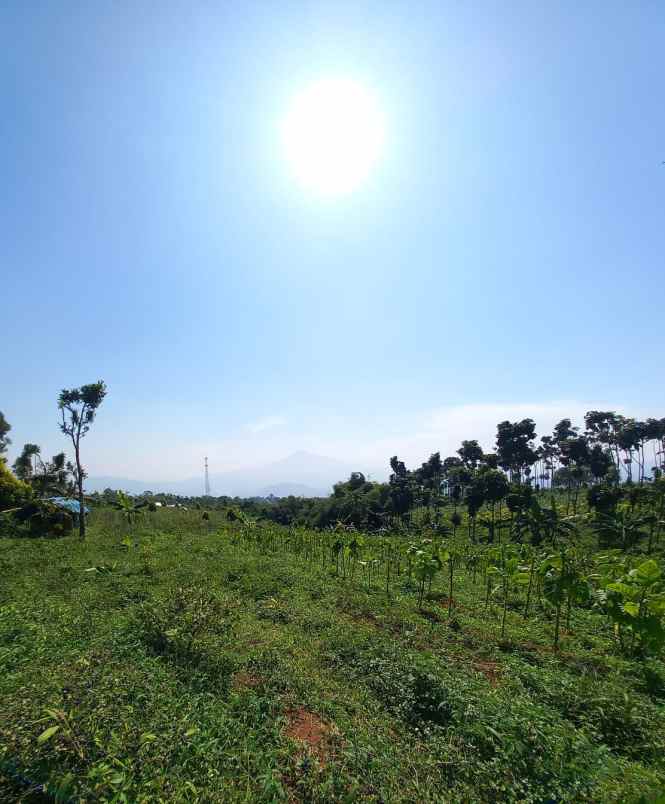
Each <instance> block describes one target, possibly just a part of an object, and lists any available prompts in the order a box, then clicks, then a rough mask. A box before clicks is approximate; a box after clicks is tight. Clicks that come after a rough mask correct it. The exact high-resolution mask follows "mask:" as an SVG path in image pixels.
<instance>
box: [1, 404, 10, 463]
mask: <svg viewBox="0 0 665 804" xmlns="http://www.w3.org/2000/svg"><path fill="white" fill-rule="evenodd" d="M11 429H12V426H11V424H10V423H9V422H8V421H7V419H5V414H4V413H3V412H2V411H1V410H0V456H1V455H2V454H3V452H7V447H8V446H9V445H10V444H11V443H12V442H11V439H10V438H9V436H8V435H7V433H8V432H9V431H10V430H11ZM0 460H2V458H1V457H0Z"/></svg>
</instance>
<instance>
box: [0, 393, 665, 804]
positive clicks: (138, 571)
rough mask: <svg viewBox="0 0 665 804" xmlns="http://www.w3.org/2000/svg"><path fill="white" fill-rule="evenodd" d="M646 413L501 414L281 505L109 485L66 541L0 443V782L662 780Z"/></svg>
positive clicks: (418, 793) (36, 488)
mask: <svg viewBox="0 0 665 804" xmlns="http://www.w3.org/2000/svg"><path fill="white" fill-rule="evenodd" d="M68 393H71V392H68ZM102 398H103V397H102ZM0 421H2V422H4V417H3V418H2V419H0ZM659 421H660V420H650V423H649V422H648V423H645V424H644V427H645V428H647V429H646V430H644V429H642V425H640V423H637V422H632V420H627V419H621V418H620V417H616V416H614V414H608V413H598V412H592V413H590V414H588V415H587V417H586V422H585V424H586V429H585V432H584V433H583V434H582V435H580V434H579V433H578V431H577V430H576V429H575V428H574V427H573V426H572V424H571V423H570V422H569V421H567V420H564V421H563V422H561V423H560V424H559V425H557V428H555V433H554V434H553V435H552V436H551V437H550V436H546V437H545V438H543V439H541V445H540V446H539V447H536V446H535V438H536V436H535V425H534V423H533V422H531V420H528V419H527V420H524V421H522V422H517V423H510V422H503V423H501V424H499V426H498V429H497V448H496V452H495V453H492V454H491V455H487V454H485V453H484V452H483V450H482V449H481V448H480V446H479V445H478V443H477V442H474V441H465V442H463V444H462V446H461V448H460V450H459V453H458V455H457V456H452V457H451V458H448V459H445V460H443V461H442V460H441V459H440V457H439V456H438V455H437V454H435V455H433V456H432V457H431V458H430V460H429V461H428V462H426V463H425V464H423V465H422V467H420V468H419V469H416V470H414V471H409V470H408V469H407V468H406V467H405V465H404V463H403V462H402V461H400V460H399V459H398V458H397V457H394V458H393V459H392V460H391V468H392V474H391V477H390V481H389V482H388V483H386V484H376V483H370V482H368V481H367V480H366V479H365V478H364V477H363V476H362V475H360V474H359V473H358V474H354V475H352V476H351V477H350V478H349V480H348V481H345V482H344V483H340V484H338V485H337V486H336V487H335V490H334V493H333V495H332V496H331V498H330V499H329V500H319V501H314V502H313V503H310V502H306V501H297V504H291V509H290V511H291V514H290V515H289V517H288V518H286V521H285V522H280V521H279V519H280V518H282V514H281V513H280V514H279V516H276V511H279V510H281V511H284V510H285V509H284V508H280V502H281V501H275V500H267V501H257V500H253V501H237V500H228V499H221V500H220V499H212V498H201V499H198V500H191V499H190V500H186V501H184V500H175V499H174V498H170V497H168V496H165V495H152V494H146V495H143V496H142V497H138V498H130V497H128V496H127V495H124V494H122V493H116V492H112V491H110V490H109V492H107V493H105V494H103V495H91V496H87V497H86V503H88V504H89V506H90V507H91V509H92V512H91V514H90V518H89V523H88V528H87V531H83V534H81V533H80V532H79V536H81V535H83V536H84V538H78V537H77V536H75V535H74V532H73V531H72V530H71V527H70V528H66V527H60V528H58V527H56V524H53V523H50V522H49V521H48V516H47V515H45V514H44V506H45V503H44V502H43V497H44V496H45V492H44V480H43V479H41V480H39V481H38V482H35V477H38V476H41V475H44V474H50V475H53V476H54V477H55V479H56V481H57V480H58V475H57V473H58V471H63V467H64V469H65V470H66V468H67V464H66V459H65V458H63V459H62V460H60V459H59V460H58V461H56V459H55V458H54V459H53V461H52V462H50V463H51V464H52V465H53V466H52V467H50V468H53V469H54V471H53V472H51V471H49V472H48V473H47V472H45V471H42V467H41V465H40V464H38V463H37V462H36V461H35V454H38V453H34V452H33V453H32V459H31V460H30V461H29V464H30V466H31V467H33V468H32V471H24V472H22V477H21V478H18V477H17V476H16V475H15V474H13V473H11V472H10V471H9V470H8V468H7V467H6V465H4V466H3V465H2V461H0V471H1V472H2V475H0V493H1V494H3V495H4V497H3V500H2V503H3V504H2V505H0V508H4V509H7V510H8V511H9V513H6V514H4V515H1V516H0V520H2V523H3V524H2V525H1V526H0V527H1V530H0V533H2V534H3V536H4V538H3V539H2V541H1V542H0V544H1V547H2V549H1V551H0V577H1V578H2V583H1V584H0V669H1V670H2V673H1V674H0V700H2V701H3V706H2V707H1V708H0V800H6V801H38V800H61V801H87V800H108V801H159V800H163V801H173V800H175V801H280V800H284V801H288V800H291V801H312V802H314V801H321V802H323V801H376V802H380V801H385V802H388V801H390V802H392V801H405V802H406V801H408V802H421V801H437V802H440V801H451V802H467V801H490V802H491V801H495V802H499V801H515V802H517V801H528V802H554V801H557V802H558V801H560V802H568V801H590V802H591V801H593V802H601V801H602V802H655V801H658V800H659V798H660V797H661V796H662V794H663V791H665V665H664V662H663V652H664V650H665V572H664V569H665V560H664V557H665V545H664V544H663V531H664V529H665V516H664V506H665V479H664V478H663V477H662V475H661V470H662V458H663V437H664V436H663V431H662V428H661V429H660V430H659V429H658V427H660V424H658V422H659ZM7 427H8V425H7ZM624 430H627V431H628V432H630V433H632V434H633V435H630V436H628V435H624V434H623V431H624ZM8 432H9V430H8V429H5V430H4V434H3V438H4V441H5V443H6V441H7V434H8ZM636 432H637V433H641V434H642V435H641V436H640V437H639V438H638V437H637V436H636V435H635V433H636ZM631 439H632V440H631ZM635 439H637V441H635ZM601 455H602V456H603V457H602V458H601V457H600V456H601ZM638 456H639V457H638ZM647 456H650V457H652V459H653V461H652V462H653V466H651V467H649V466H648V463H650V462H651V461H647ZM56 457H58V456H56ZM20 466H21V464H19V466H18V468H17V467H16V465H15V468H17V474H18V473H19V472H20ZM35 467H36V468H37V471H36V470H35ZM58 467H60V468H59V469H58ZM75 471H77V472H78V473H79V474H78V477H81V476H84V470H83V467H82V465H81V463H80V461H77V466H76V469H75ZM60 480H61V484H60V486H59V488H60V490H61V491H62V490H64V491H66V488H64V485H65V484H66V483H67V482H68V478H67V477H66V476H65V477H62V476H60ZM69 482H71V481H69ZM80 488H81V486H80V484H79V483H78V482H75V483H74V484H73V487H70V492H71V493H72V494H75V495H78V494H79V491H80ZM31 506H32V507H33V508H35V507H36V509H37V511H38V512H39V515H37V514H36V513H35V511H34V510H33V513H28V514H26V510H27V511H30V510H32V508H31ZM169 506H174V507H169ZM317 506H318V507H317ZM323 511H325V512H326V513H325V517H324V518H323V520H321V519H320V517H321V512H323ZM332 511H334V512H335V514H336V516H335V518H334V521H327V517H329V516H331V517H332V516H333V514H332V513H331V512H332ZM35 517H37V519H35ZM40 517H41V518H40ZM312 517H314V519H316V520H317V522H318V527H315V526H313V524H312V521H311V518H312ZM275 520H277V521H275ZM35 522H37V523H38V524H37V525H35ZM56 536H57V537H59V538H54V537H56Z"/></svg>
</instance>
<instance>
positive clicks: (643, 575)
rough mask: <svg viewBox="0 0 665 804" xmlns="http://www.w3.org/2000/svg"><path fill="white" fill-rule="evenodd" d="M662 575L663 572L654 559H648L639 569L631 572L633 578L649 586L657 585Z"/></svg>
mask: <svg viewBox="0 0 665 804" xmlns="http://www.w3.org/2000/svg"><path fill="white" fill-rule="evenodd" d="M662 574H663V571H662V570H661V568H660V567H659V566H658V563H657V562H656V561H654V560H653V559H652V558H650V559H648V560H647V561H643V562H642V563H641V564H640V565H639V567H636V568H635V569H634V570H631V572H630V575H631V576H632V577H637V578H639V580H640V581H641V582H642V583H645V584H647V585H650V584H652V583H655V582H656V581H657V580H658V579H659V578H660V577H661V575H662Z"/></svg>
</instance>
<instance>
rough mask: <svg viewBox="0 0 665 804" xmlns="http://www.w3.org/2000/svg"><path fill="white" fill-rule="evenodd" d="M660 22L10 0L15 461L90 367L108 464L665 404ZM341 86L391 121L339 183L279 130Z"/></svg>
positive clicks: (348, 5)
mask: <svg viewBox="0 0 665 804" xmlns="http://www.w3.org/2000/svg"><path fill="white" fill-rule="evenodd" d="M664 44H665V5H664V4H663V3H662V2H661V0H654V1H653V2H641V3H640V2H635V3H628V2H606V0H603V2H587V3H583V4H580V3H573V2H570V3H567V2H557V3H532V2H523V3H519V2H515V3H511V4H508V3H495V2H491V3H490V2H488V3H481V2H476V3H474V2H472V3H459V2H456V3H453V2H448V3H447V2H440V1H437V2H431V3H428V2H422V3H412V2H408V3H407V2H401V3H386V2H376V3H369V2H362V0H353V2H340V0H335V2H316V3H303V2H298V3H292V4H291V3H288V2H280V3H272V2H263V3H253V2H247V3H219V2H196V0H188V1H187V2H184V1H183V2H177V3H175V2H160V3H134V2H113V3H111V2H93V3H84V2H80V3H73V2H72V3H66V2H61V3H58V2H44V3H40V2H32V3H30V2H19V0H15V1H14V2H11V0H10V2H7V3H4V4H3V5H2V10H0V98H1V100H2V106H1V114H0V146H1V148H0V271H1V280H0V302H1V311H2V312H1V315H2V323H3V336H2V347H0V348H1V356H0V358H1V359H0V363H1V368H2V371H1V373H0V410H3V411H4V413H5V415H6V417H7V419H8V420H9V421H10V422H11V423H12V424H13V431H12V433H11V435H12V437H13V440H14V446H13V448H12V453H11V454H10V458H12V459H13V457H14V455H15V452H16V449H15V448H16V447H20V446H21V445H22V443H23V442H25V441H34V442H37V443H40V444H42V446H43V448H44V451H46V452H54V451H57V450H58V449H61V448H63V447H65V446H66V445H65V442H64V439H63V438H62V436H60V434H59V433H58V430H57V410H56V398H57V394H58V391H59V389H60V388H62V387H63V386H73V385H79V384H81V383H85V382H93V381H95V380H97V379H99V378H103V379H104V380H105V381H106V382H107V384H108V386H109V396H108V399H107V401H106V402H105V403H104V406H103V408H102V410H101V411H100V414H99V418H98V422H97V423H96V424H95V429H94V432H91V434H90V435H89V436H88V444H87V452H88V465H89V467H90V469H91V471H92V472H95V473H96V474H123V475H126V476H129V477H138V478H141V477H146V478H150V479H160V478H164V479H166V478H179V477H187V476H190V475H192V474H193V473H195V472H197V471H199V467H200V465H201V462H202V456H203V455H204V454H208V455H210V460H211V467H213V468H214V469H215V470H223V469H225V468H230V467H233V466H237V465H241V464H255V463H260V462H263V461H264V460H265V461H267V460H271V459H274V458H279V457H282V456H284V455H286V454H288V453H289V452H291V451H293V450H296V449H309V450H311V451H314V452H322V453H324V454H328V455H331V456H332V457H346V458H350V459H353V460H356V461H357V462H358V464H359V468H364V467H367V468H370V467H371V468H374V467H376V466H377V465H380V464H381V463H385V462H386V461H387V458H388V457H389V456H390V455H391V454H393V453H394V452H401V453H403V454H404V455H405V456H406V457H407V459H409V460H415V459H418V460H422V459H424V458H426V457H427V456H428V454H429V453H430V452H432V451H434V450H436V449H441V450H442V451H443V452H444V453H446V454H447V453H448V452H449V449H452V448H454V445H455V444H457V443H458V442H459V440H460V439H461V438H463V437H469V438H472V437H474V436H476V435H480V436H481V437H485V433H487V438H490V437H491V431H492V429H493V425H494V424H495V422H496V421H498V420H499V418H506V417H510V416H512V415H514V416H523V415H529V413H531V412H532V413H533V416H534V418H536V420H537V422H538V424H539V425H541V426H540V428H539V433H542V432H543V431H544V429H543V428H544V426H545V425H547V426H548V427H549V426H551V424H552V423H553V420H554V419H555V418H556V417H557V416H558V415H559V413H561V414H562V415H563V414H564V413H565V412H567V411H570V415H572V416H581V414H582V413H583V412H584V410H585V409H586V408H587V407H591V406H594V405H600V404H606V405H610V406H613V407H615V408H621V409H624V410H625V411H626V412H628V413H634V414H635V415H658V416H663V415H665V378H664V375H663V358H664V356H665V330H664V327H663V323H664V316H663V313H664V309H665V308H664V306H663V303H664V298H665V165H663V164H662V162H663V160H665V94H664V92H665V46H664ZM327 78H332V79H337V78H345V79H350V80H352V81H356V82H359V83H360V84H361V85H362V86H363V87H365V88H367V89H368V91H369V92H371V94H372V97H373V98H375V99H376V101H377V103H378V104H379V105H380V107H381V109H382V113H383V116H384V120H385V142H384V147H383V151H382V155H381V158H380V159H379V160H378V161H377V163H376V164H375V165H374V166H373V169H372V170H371V172H370V173H369V175H368V176H367V179H366V181H365V182H364V183H363V184H362V185H361V186H360V187H358V188H357V189H356V190H355V191H354V192H352V193H349V194H346V195H343V196H334V197H324V196H319V195H317V194H316V193H312V192H310V191H308V190H306V189H304V188H303V187H302V186H301V185H300V184H298V182H297V181H296V180H295V178H294V175H293V171H292V169H291V166H290V165H289V163H288V161H287V160H286V159H285V158H284V153H283V150H282V149H281V146H280V137H279V126H280V121H282V120H283V118H284V115H285V113H286V109H287V108H288V107H289V103H290V102H291V99H292V98H293V96H294V95H295V94H297V93H298V92H300V91H301V90H302V88H303V87H304V86H306V85H308V84H309V83H310V82H312V81H317V80H320V79H327ZM578 423H579V420H578Z"/></svg>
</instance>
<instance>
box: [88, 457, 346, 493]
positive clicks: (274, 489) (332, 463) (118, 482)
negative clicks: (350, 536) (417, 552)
mask: <svg viewBox="0 0 665 804" xmlns="http://www.w3.org/2000/svg"><path fill="white" fill-rule="evenodd" d="M352 471H358V467H355V466H351V465H350V464H346V463H345V462H343V461H338V460H335V459H333V458H328V457H327V456H325V455H315V454H313V453H311V452H306V451H304V450H300V451H298V452H294V453H293V454H292V455H289V456H288V457H286V458H283V459H282V460H279V461H275V462H274V463H269V464H266V465H264V466H257V467H249V468H243V469H237V470H234V471H230V472H221V473H216V474H211V475H210V490H211V492H212V495H213V496H215V497H219V496H221V495H228V496H230V497H236V496H238V497H267V496H268V495H270V494H273V495H274V496H276V497H286V496H288V495H290V494H293V495H295V496H299V497H325V496H327V495H328V494H330V492H331V491H332V487H333V484H334V483H337V482H338V481H339V480H344V479H346V478H347V477H348V476H349V475H350V474H351V472H352ZM86 488H87V489H88V491H103V490H104V489H106V488H112V489H122V490H123V491H126V492H128V493H129V494H141V493H142V492H143V491H147V490H150V491H154V492H171V493H173V494H181V495H183V496H198V495H201V494H203V476H201V477H193V478H189V479H187V480H174V481H150V480H136V479H132V478H127V477H110V476H96V477H90V478H88V479H87V481H86Z"/></svg>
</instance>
